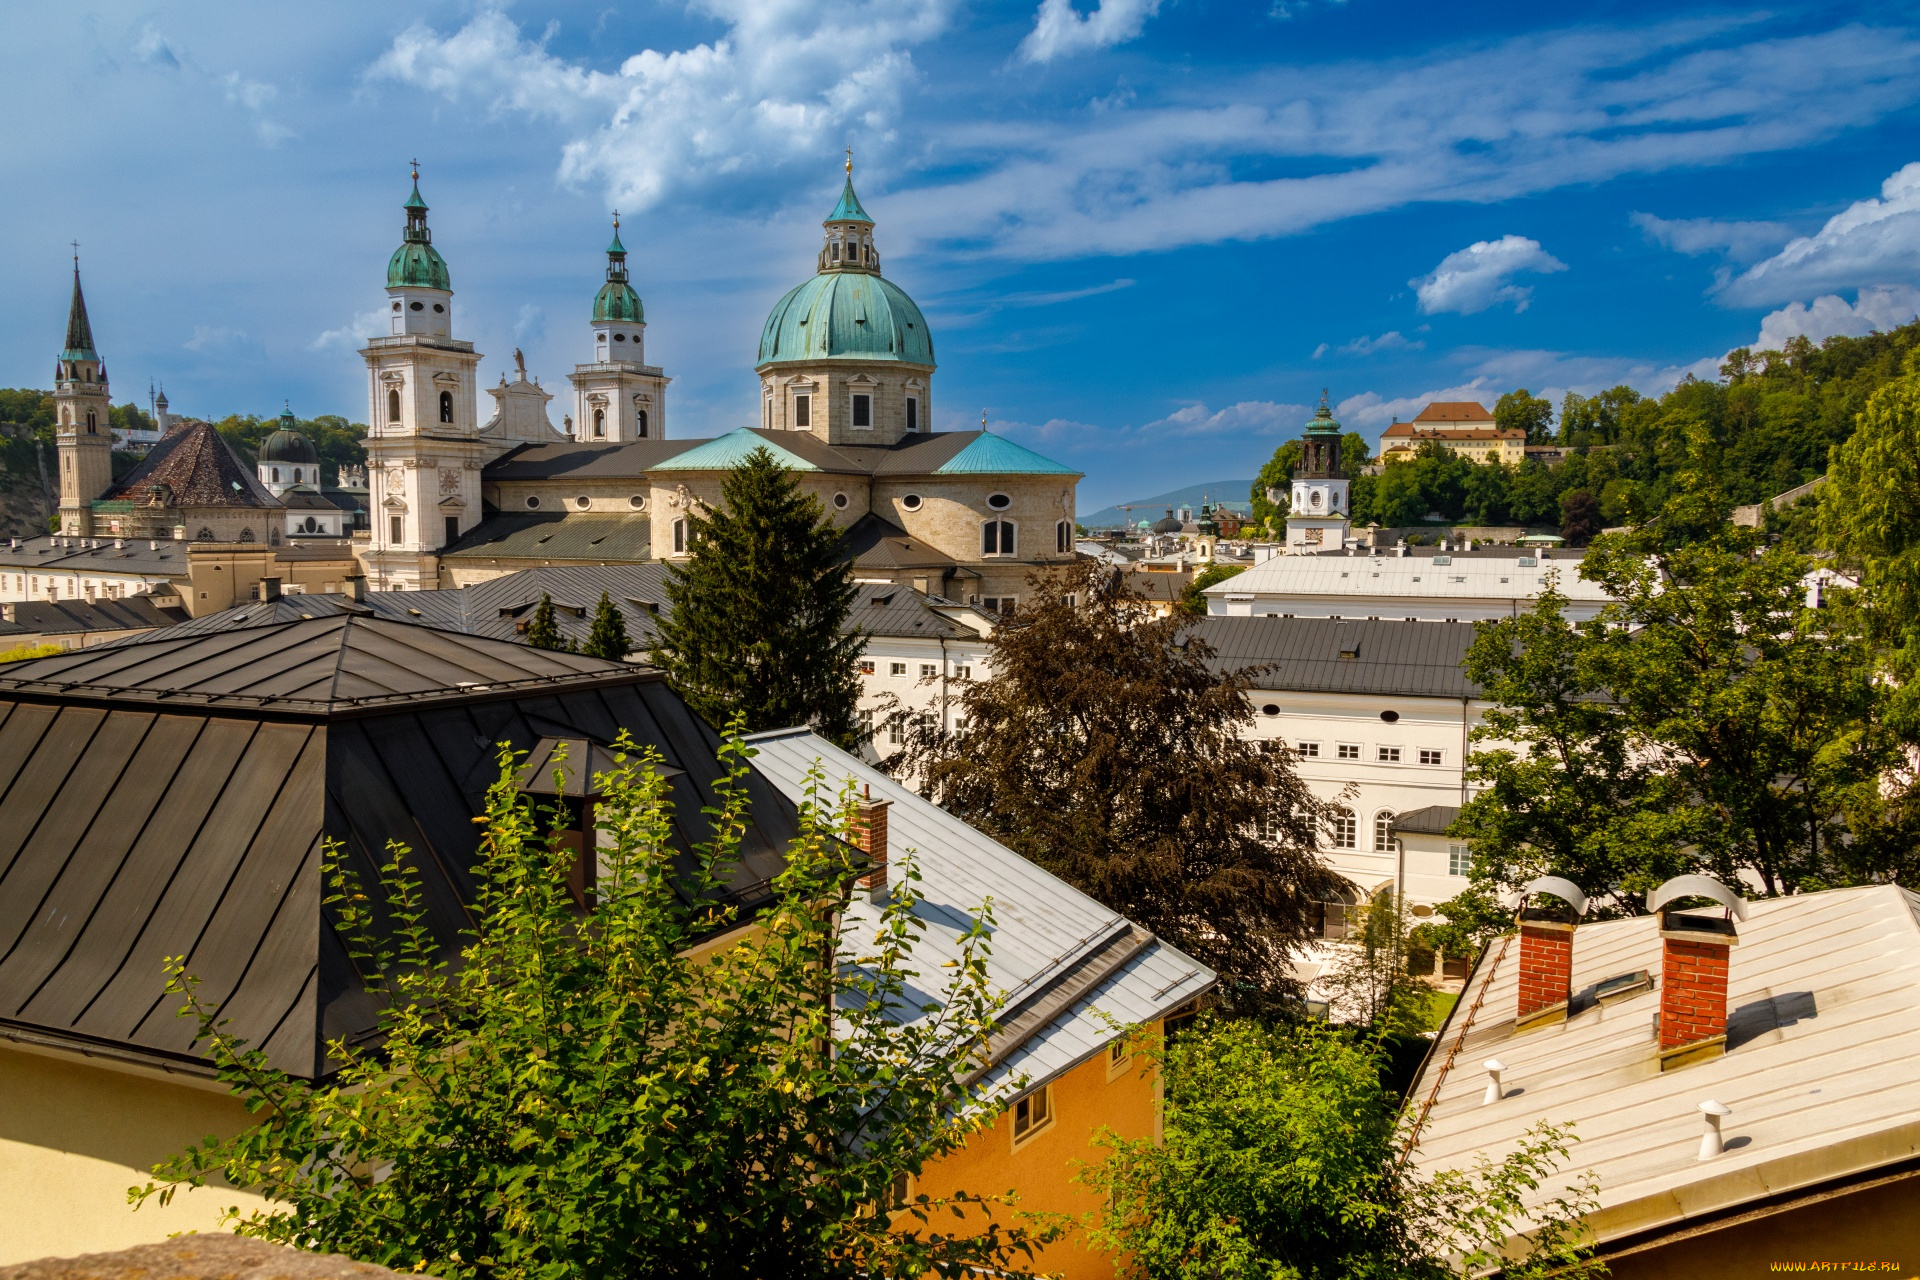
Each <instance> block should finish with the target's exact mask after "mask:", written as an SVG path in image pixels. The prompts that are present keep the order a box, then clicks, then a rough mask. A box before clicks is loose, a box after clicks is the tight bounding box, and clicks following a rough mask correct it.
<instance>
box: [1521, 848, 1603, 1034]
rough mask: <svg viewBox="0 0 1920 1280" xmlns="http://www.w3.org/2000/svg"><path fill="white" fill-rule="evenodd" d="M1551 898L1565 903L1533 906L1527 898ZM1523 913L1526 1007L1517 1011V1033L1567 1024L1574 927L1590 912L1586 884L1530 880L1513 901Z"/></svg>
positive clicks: (1523, 1003) (1553, 878)
mask: <svg viewBox="0 0 1920 1280" xmlns="http://www.w3.org/2000/svg"><path fill="white" fill-rule="evenodd" d="M1535 894H1545V895H1547V896H1548V897H1553V898H1558V899H1559V901H1558V902H1555V903H1553V904H1552V905H1550V906H1546V907H1529V906H1528V905H1527V899H1529V898H1531V897H1533V896H1534V895H1535ZM1507 906H1509V907H1512V908H1515V909H1516V910H1517V911H1518V912H1519V914H1518V915H1517V916H1516V917H1515V919H1514V922H1515V923H1516V924H1518V925H1519V926H1520V1004H1519V1007H1518V1008H1517V1009H1515V1010H1514V1023H1513V1029H1514V1030H1515V1031H1516V1032H1520V1031H1532V1030H1533V1029H1534V1028H1536V1027H1547V1026H1552V1025H1553V1024H1554V1023H1557V1022H1565V1021H1566V1020H1567V1002H1568V1001H1570V1000H1571V999H1572V998H1573V929H1574V924H1575V922H1577V921H1578V920H1579V918H1580V917H1581V915H1583V914H1584V913H1585V912H1586V909H1587V895H1586V894H1584V893H1582V892H1581V891H1580V886H1579V885H1577V884H1575V883H1573V881H1571V880H1563V879H1562V878H1560V877H1559V876H1541V877H1539V878H1538V879H1534V880H1529V881H1528V882H1527V883H1526V884H1524V885H1522V886H1521V887H1520V889H1519V891H1518V892H1517V893H1514V894H1513V895H1511V896H1510V897H1508V899H1507Z"/></svg>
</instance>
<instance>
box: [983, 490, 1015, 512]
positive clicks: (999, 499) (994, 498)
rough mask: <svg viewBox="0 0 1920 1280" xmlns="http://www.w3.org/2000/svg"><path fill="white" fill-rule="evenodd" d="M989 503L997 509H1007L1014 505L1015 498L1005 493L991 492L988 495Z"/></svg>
mask: <svg viewBox="0 0 1920 1280" xmlns="http://www.w3.org/2000/svg"><path fill="white" fill-rule="evenodd" d="M987 505H988V506H990V507H992V508H993V509H994V510H995V511H1005V510H1006V509H1007V508H1008V507H1010V506H1012V505H1013V499H1012V498H1009V497H1008V496H1007V495H1006V494H1004V493H990V494H988V495H987Z"/></svg>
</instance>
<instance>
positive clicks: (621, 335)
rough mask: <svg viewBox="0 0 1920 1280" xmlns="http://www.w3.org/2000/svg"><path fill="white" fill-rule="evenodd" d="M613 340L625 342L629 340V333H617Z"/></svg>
mask: <svg viewBox="0 0 1920 1280" xmlns="http://www.w3.org/2000/svg"><path fill="white" fill-rule="evenodd" d="M613 340H614V341H615V342H625V341H626V340H627V335H626V334H624V333H616V334H614V335H613Z"/></svg>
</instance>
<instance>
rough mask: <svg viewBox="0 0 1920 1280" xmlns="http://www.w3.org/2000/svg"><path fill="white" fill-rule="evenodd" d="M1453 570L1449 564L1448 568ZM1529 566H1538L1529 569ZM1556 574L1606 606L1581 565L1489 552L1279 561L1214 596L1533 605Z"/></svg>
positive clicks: (1567, 587)
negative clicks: (1399, 598) (1583, 575)
mask: <svg viewBox="0 0 1920 1280" xmlns="http://www.w3.org/2000/svg"><path fill="white" fill-rule="evenodd" d="M1443 560H1444V561H1447V563H1441V561H1443ZM1522 560H1532V561H1534V562H1535V563H1533V564H1531V565H1523V564H1521V563H1520V562H1521V561H1522ZM1549 574H1552V575H1555V576H1556V577H1557V579H1558V586H1559V590H1560V594H1561V595H1563V596H1566V597H1567V598H1568V599H1569V600H1571V601H1574V602H1576V603H1583V604H1584V603H1591V604H1596V605H1597V604H1604V603H1606V602H1607V600H1608V599H1609V597H1608V595H1607V593H1606V592H1605V590H1603V589H1602V588H1601V586H1600V585H1599V584H1598V583H1595V582H1588V581H1586V580H1585V579H1583V578H1581V576H1580V562H1579V561H1578V560H1576V559H1572V558H1566V559H1562V558H1559V557H1554V558H1551V559H1547V558H1542V557H1540V556H1537V555H1535V556H1523V555H1521V554H1520V552H1519V551H1518V549H1515V550H1514V551H1513V553H1512V554H1509V555H1503V556H1489V555H1487V554H1486V553H1484V552H1475V553H1472V554H1454V555H1451V556H1429V555H1419V556H1275V557H1273V558H1272V559H1269V560H1263V561H1261V562H1260V563H1259V564H1256V565H1255V566H1253V567H1252V568H1251V569H1248V570H1247V571H1246V572H1245V573H1241V574H1236V575H1234V576H1233V577H1231V578H1228V579H1227V580H1226V581H1224V582H1219V583H1215V584H1214V585H1213V586H1211V587H1208V588H1207V589H1206V595H1207V596H1209V597H1210V598H1212V599H1214V600H1216V601H1218V600H1220V599H1222V598H1224V597H1226V596H1233V597H1235V598H1247V597H1252V598H1253V599H1264V598H1277V597H1283V596H1407V597H1415V598H1423V599H1435V600H1440V599H1446V600H1454V599H1495V600H1529V599H1532V598H1533V597H1534V596H1536V595H1538V594H1539V593H1540V589H1541V587H1542V586H1544V585H1545V580H1546V578H1547V576H1548V575H1549Z"/></svg>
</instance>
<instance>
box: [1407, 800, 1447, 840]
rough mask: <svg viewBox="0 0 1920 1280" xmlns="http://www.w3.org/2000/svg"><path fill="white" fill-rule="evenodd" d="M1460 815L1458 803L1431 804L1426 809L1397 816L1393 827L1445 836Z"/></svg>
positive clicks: (1420, 833)
mask: <svg viewBox="0 0 1920 1280" xmlns="http://www.w3.org/2000/svg"><path fill="white" fill-rule="evenodd" d="M1459 816H1460V809H1459V806H1457V805H1450V804H1430V805H1428V806H1427V807H1426V808H1424V809H1412V810H1409V811H1408V812H1406V813H1403V814H1401V815H1400V816H1399V817H1397V818H1395V819H1394V820H1393V829H1394V830H1395V831H1406V832H1409V833H1411V834H1413V835H1417V836H1443V835H1445V834H1447V828H1448V827H1451V826H1452V825H1453V822H1454V819H1455V818H1458V817H1459Z"/></svg>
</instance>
